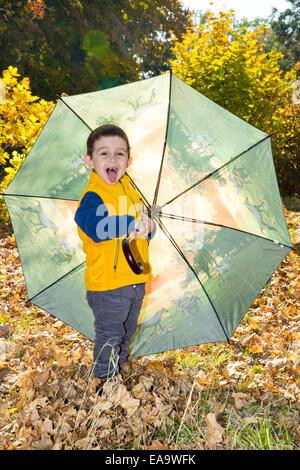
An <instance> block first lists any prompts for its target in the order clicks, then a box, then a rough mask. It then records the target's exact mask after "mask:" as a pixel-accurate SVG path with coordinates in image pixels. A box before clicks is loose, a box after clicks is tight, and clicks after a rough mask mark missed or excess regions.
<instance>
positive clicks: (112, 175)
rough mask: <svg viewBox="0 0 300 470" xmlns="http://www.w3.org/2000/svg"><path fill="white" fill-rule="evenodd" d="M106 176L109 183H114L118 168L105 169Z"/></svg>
mask: <svg viewBox="0 0 300 470" xmlns="http://www.w3.org/2000/svg"><path fill="white" fill-rule="evenodd" d="M106 174H107V176H108V179H109V181H110V182H111V183H115V182H116V180H117V177H118V168H116V167H115V166H111V167H109V168H107V169H106Z"/></svg>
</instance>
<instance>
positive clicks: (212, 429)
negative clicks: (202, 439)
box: [205, 413, 224, 449]
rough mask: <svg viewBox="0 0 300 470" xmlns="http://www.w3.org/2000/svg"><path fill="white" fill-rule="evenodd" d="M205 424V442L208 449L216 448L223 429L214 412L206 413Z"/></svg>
mask: <svg viewBox="0 0 300 470" xmlns="http://www.w3.org/2000/svg"><path fill="white" fill-rule="evenodd" d="M205 419H206V424H207V444H208V447H209V449H216V447H217V445H218V444H221V442H222V440H223V434H224V429H223V428H222V426H221V425H220V424H219V423H218V422H217V420H216V415H215V413H208V414H207V415H206V418H205Z"/></svg>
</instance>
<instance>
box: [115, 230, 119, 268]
mask: <svg viewBox="0 0 300 470" xmlns="http://www.w3.org/2000/svg"><path fill="white" fill-rule="evenodd" d="M119 252H120V238H117V244H116V252H115V260H114V272H116V270H117V266H118V261H119Z"/></svg>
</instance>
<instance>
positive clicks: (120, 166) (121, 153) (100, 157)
mask: <svg viewBox="0 0 300 470" xmlns="http://www.w3.org/2000/svg"><path fill="white" fill-rule="evenodd" d="M84 162H85V163H86V164H87V166H88V167H89V168H91V169H93V170H94V171H95V172H96V173H97V175H98V176H100V178H101V179H102V180H103V181H104V182H105V183H106V184H116V183H117V182H118V181H119V179H120V178H122V176H123V175H124V173H125V171H126V169H127V167H128V165H130V163H131V158H128V149H127V143H126V141H125V140H124V139H122V138H121V137H119V136H117V135H113V136H105V137H101V138H100V139H98V140H96V142H95V143H94V149H93V153H92V156H91V157H90V155H85V156H84Z"/></svg>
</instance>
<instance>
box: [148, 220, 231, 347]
mask: <svg viewBox="0 0 300 470" xmlns="http://www.w3.org/2000/svg"><path fill="white" fill-rule="evenodd" d="M155 220H156V221H157V222H158V223H159V226H160V228H161V229H162V231H163V232H164V234H165V235H166V237H167V238H168V239H169V241H170V242H171V243H172V245H173V246H174V248H175V249H176V250H177V251H178V253H179V254H180V255H181V257H182V258H183V260H184V261H185V262H186V264H187V265H188V267H189V268H190V269H191V271H192V272H193V273H194V274H195V276H196V279H197V280H198V282H199V284H200V286H201V287H202V289H203V290H204V292H205V295H206V297H207V299H208V301H209V303H210V305H211V306H212V308H213V310H214V312H215V315H216V317H217V319H218V321H219V323H220V325H221V328H222V330H223V332H224V334H225V336H226V339H227V341H228V343H229V342H230V341H229V337H228V335H227V333H226V330H225V328H224V326H223V324H222V322H221V319H220V317H219V315H218V312H217V311H216V309H215V307H214V304H213V303H212V301H211V299H210V297H209V295H208V293H207V292H206V289H205V287H204V286H203V284H202V282H201V281H200V279H199V277H198V275H197V273H196V271H195V270H194V268H193V266H192V265H191V264H190V262H189V260H188V259H187V258H186V256H185V254H184V253H183V251H182V250H181V249H180V247H179V246H178V245H177V243H176V241H175V240H174V238H173V237H172V235H171V234H170V233H169V231H168V230H167V229H166V227H165V226H164V225H163V223H162V222H161V220H159V219H157V217H155Z"/></svg>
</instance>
